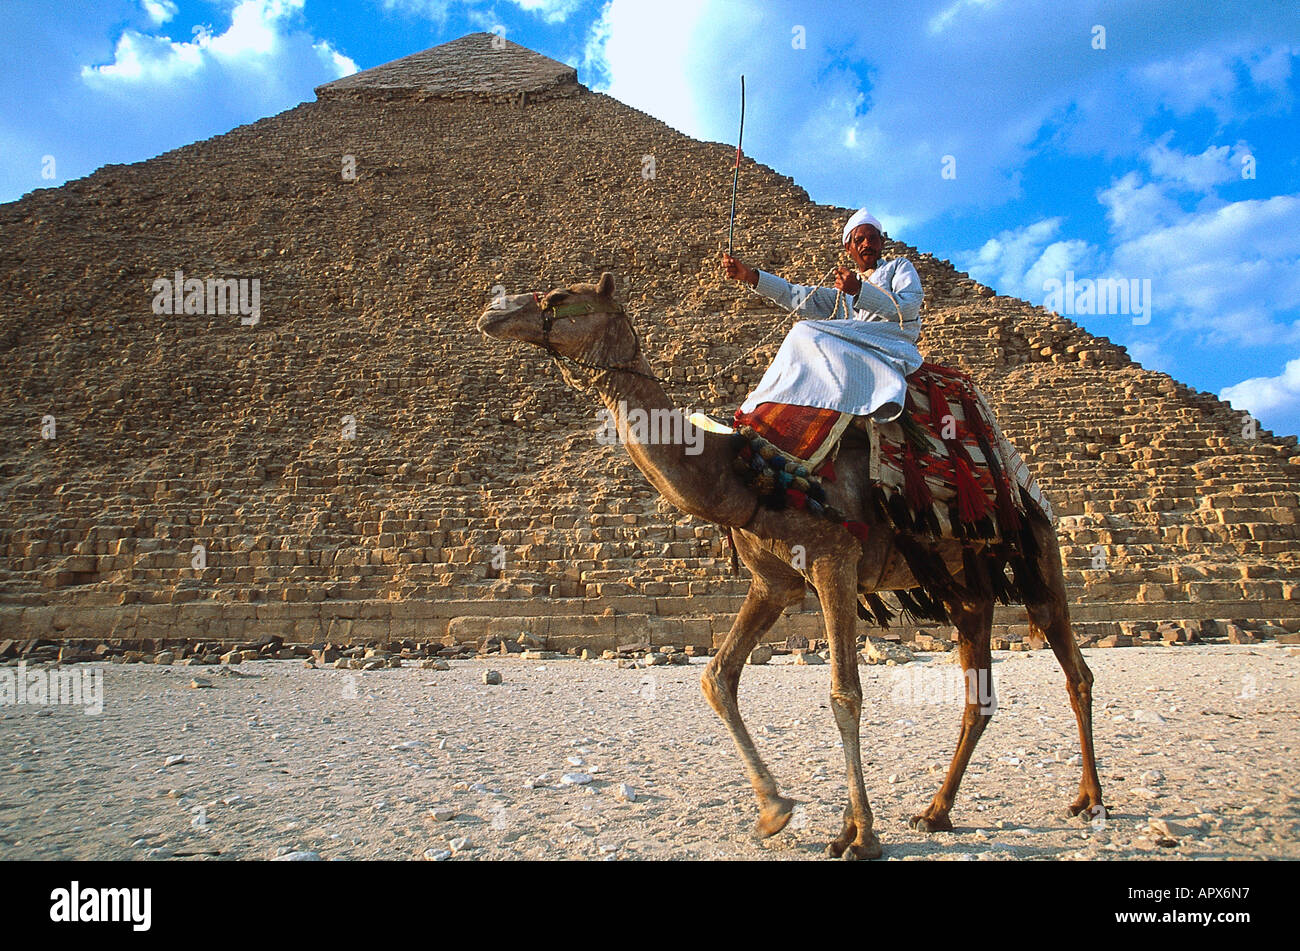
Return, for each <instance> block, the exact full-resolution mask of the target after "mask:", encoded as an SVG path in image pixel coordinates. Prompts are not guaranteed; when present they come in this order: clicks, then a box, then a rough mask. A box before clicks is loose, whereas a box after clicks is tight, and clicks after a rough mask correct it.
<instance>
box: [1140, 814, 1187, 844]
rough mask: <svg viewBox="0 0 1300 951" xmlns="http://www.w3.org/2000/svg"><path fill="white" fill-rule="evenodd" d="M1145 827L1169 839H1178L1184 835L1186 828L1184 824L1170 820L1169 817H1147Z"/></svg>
mask: <svg viewBox="0 0 1300 951" xmlns="http://www.w3.org/2000/svg"><path fill="white" fill-rule="evenodd" d="M1147 828H1148V829H1150V830H1151V831H1152V832H1154V833H1155V834H1156V835H1159V836H1165V837H1167V838H1170V839H1178V838H1181V837H1183V836H1186V835H1187V833H1188V829H1187V828H1186V827H1185V826H1182V825H1180V824H1178V823H1177V822H1172V821H1170V820H1169V819H1148V820H1147Z"/></svg>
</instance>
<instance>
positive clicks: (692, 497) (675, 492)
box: [595, 356, 757, 527]
mask: <svg viewBox="0 0 1300 951" xmlns="http://www.w3.org/2000/svg"><path fill="white" fill-rule="evenodd" d="M635 366H636V369H638V370H640V371H641V372H642V373H646V374H649V373H650V372H651V371H650V365H649V364H648V363H647V362H646V361H645V358H644V357H640V356H638V358H637V363H636V364H635ZM595 388H596V391H597V393H599V395H600V399H601V401H602V402H603V403H604V404H605V411H606V413H608V414H609V415H608V416H604V417H603V418H602V422H604V423H606V424H607V427H606V431H609V430H610V429H611V427H610V425H609V424H613V426H617V432H618V438H619V441H621V442H622V443H623V444H624V445H625V446H626V447H627V451H628V454H629V455H631V457H632V461H633V462H634V463H635V464H636V467H637V468H638V469H640V470H641V471H642V472H643V473H644V474H645V477H646V478H647V479H649V480H650V482H651V484H652V485H654V487H655V488H656V489H658V490H659V492H660V494H661V495H663V497H664V498H666V499H667V500H668V501H669V502H671V503H673V505H675V506H677V507H678V508H679V509H681V510H682V511H684V512H687V513H688V514H690V515H694V516H696V517H697V518H701V519H704V520H706V521H709V522H715V523H717V524H719V525H728V526H733V527H740V526H743V525H745V524H746V523H748V521H749V519H750V517H751V516H752V515H753V514H754V509H755V507H756V506H757V499H756V498H755V497H754V494H753V493H752V492H751V491H750V490H749V489H748V487H747V486H745V484H744V483H743V482H741V481H740V478H739V477H738V476H737V475H736V474H735V473H734V472H733V471H732V469H731V457H732V451H731V448H730V446H729V445H728V439H727V436H725V435H723V434H720V433H711V432H707V431H705V430H703V429H697V428H695V427H694V426H691V425H689V424H688V423H687V421H686V417H688V416H689V415H690V414H691V412H692V410H690V409H678V408H676V407H674V406H673V404H672V400H670V399H669V398H668V394H667V393H665V392H664V389H663V387H662V386H660V385H659V384H658V383H656V382H655V381H654V380H652V379H646V378H645V377H641V376H637V375H635V374H632V373H619V372H610V373H606V374H602V375H601V378H600V379H599V380H598V382H597V383H596V387H595ZM611 434H612V433H611Z"/></svg>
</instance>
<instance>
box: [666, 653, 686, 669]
mask: <svg viewBox="0 0 1300 951" xmlns="http://www.w3.org/2000/svg"><path fill="white" fill-rule="evenodd" d="M668 662H669V663H670V664H672V665H674V666H676V667H687V666H689V665H690V663H691V655H690V654H686V653H678V654H670V655H669V657H668Z"/></svg>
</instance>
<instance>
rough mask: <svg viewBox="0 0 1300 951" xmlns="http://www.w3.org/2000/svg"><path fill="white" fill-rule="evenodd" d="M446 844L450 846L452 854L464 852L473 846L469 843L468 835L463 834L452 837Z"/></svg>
mask: <svg viewBox="0 0 1300 951" xmlns="http://www.w3.org/2000/svg"><path fill="white" fill-rule="evenodd" d="M447 844H448V845H450V846H451V852H452V854H453V855H455V854H456V853H457V852H464V851H465V850H467V849H470V848H473V846H471V845H470V841H469V836H465V835H462V836H459V837H458V838H455V839H452V840H451V841H450V842H448V843H447Z"/></svg>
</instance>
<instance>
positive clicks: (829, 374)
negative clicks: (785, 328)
mask: <svg viewBox="0 0 1300 951" xmlns="http://www.w3.org/2000/svg"><path fill="white" fill-rule="evenodd" d="M754 290H755V291H756V292H757V293H759V294H762V295H763V296H764V297H766V298H769V299H770V300H773V301H775V302H776V303H778V304H780V305H781V306H782V307H785V308H787V309H793V310H795V312H796V313H799V314H807V315H808V316H809V317H810V318H812V319H808V320H801V321H799V322H798V323H797V324H795V325H794V326H793V327H792V328H790V332H789V333H788V334H786V337H785V341H784V342H783V343H782V344H781V349H780V350H778V351H777V354H776V359H775V360H773V361H772V365H771V366H770V367H769V368H768V370H767V373H765V374H764V375H763V379H761V380H760V381H759V383H758V386H757V387H756V388H755V389H754V391H753V392H752V393H750V394H749V397H748V399H746V400H745V402H744V403H743V404H742V405H741V407H740V409H741V411H742V412H745V413H750V412H753V411H754V409H755V408H756V407H757V406H758V405H759V404H760V403H790V404H792V405H795V406H817V407H821V408H823V409H833V410H838V411H840V412H841V413H852V414H854V415H855V416H868V415H870V414H871V413H873V412H875V411H876V410H877V409H878V408H879V407H880V406H881V405H883V404H884V403H897V404H899V405H900V406H902V405H904V400H905V398H906V395H907V382H906V381H905V380H904V377H906V376H907V375H908V374H909V373H912V372H914V371H915V370H916V369H917V368H918V367H919V366H920V365H921V362H922V360H921V353H920V351H919V350H917V349H916V341H917V339H918V338H919V337H920V335H921V298H922V290H921V277H920V275H919V274H917V273H916V268H915V267H913V266H912V262H911V261H909V260H907V259H906V258H894V259H892V260H890V261H882V262H881V263H880V264H879V265H878V266H877V267H876V269H875V270H874V271H872V272H871V274H870V276H869V277H868V278H867V279H866V280H865V281H863V282H862V289H861V290H860V291H859V292H858V294H857V297H856V298H854V297H850V296H849V295H847V294H846V295H843V297H842V299H841V302H840V304H839V309H838V313H837V312H836V300H837V298H839V292H837V291H836V290H835V288H833V287H829V288H827V287H822V288H818V289H816V290H814V289H813V288H812V287H811V286H809V285H800V284H790V283H789V282H787V281H784V280H782V279H781V278H779V277H777V276H776V275H774V274H768V273H767V272H766V271H759V272H758V286H757V287H756V288H754ZM800 301H802V305H801V306H796V305H797V304H798V303H799V302H800ZM900 316H901V320H902V322H901V325H900Z"/></svg>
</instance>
